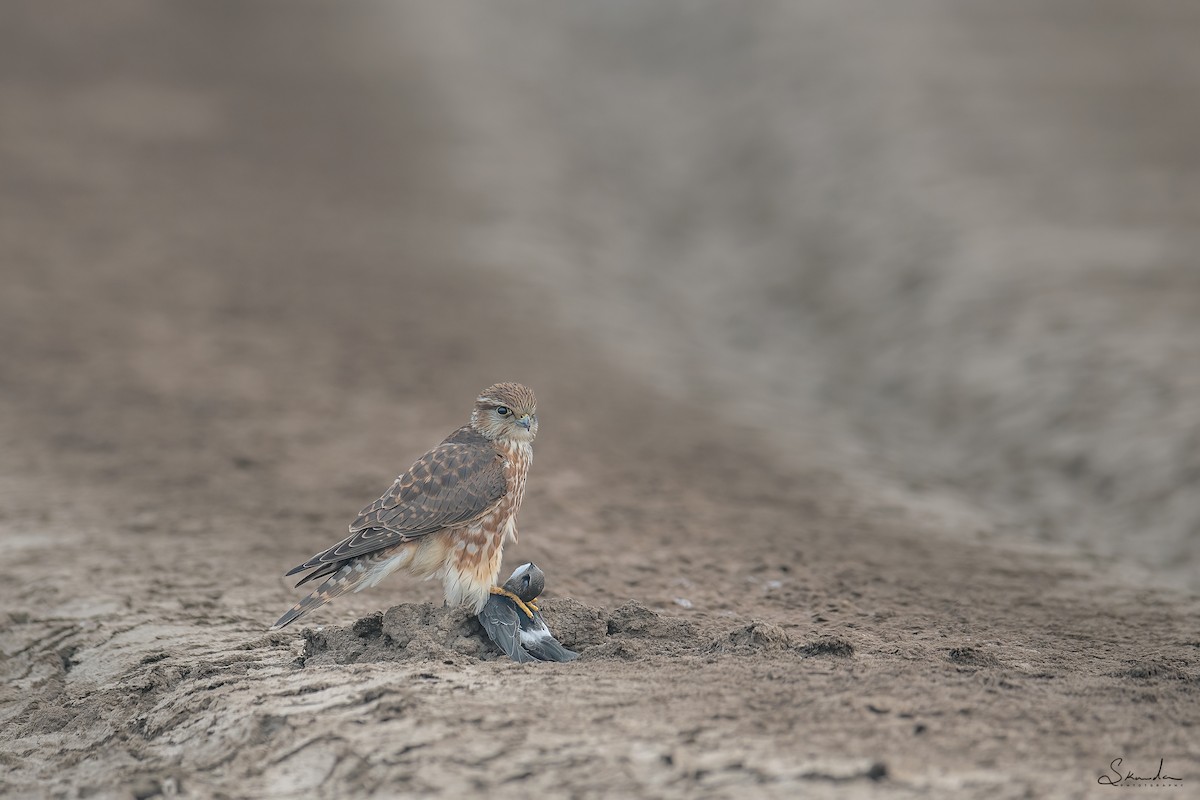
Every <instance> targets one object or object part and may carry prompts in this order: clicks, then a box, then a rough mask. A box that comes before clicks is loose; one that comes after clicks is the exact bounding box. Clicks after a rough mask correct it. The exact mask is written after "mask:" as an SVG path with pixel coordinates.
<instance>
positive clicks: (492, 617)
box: [479, 561, 579, 664]
mask: <svg viewBox="0 0 1200 800" xmlns="http://www.w3.org/2000/svg"><path fill="white" fill-rule="evenodd" d="M545 588H546V573H544V572H542V571H541V569H539V568H538V566H537V564H534V563H533V562H532V561H530V562H529V563H527V564H522V565H521V566H519V567H517V568H516V569H515V570H513V574H512V575H510V576H509V578H508V580H507V581H505V582H504V586H503V589H504V592H503V593H501V592H496V593H493V595H492V596H491V597H489V598H488V601H487V603H486V604H485V605H484V607H483V611H480V612H479V624H480V625H482V626H483V629H484V630H485V631H487V635H488V636H489V637H490V638H491V640H492V641H493V642H495V643H496V646H497V647H499V648H500V649H501V650H503V651H504V653H505V654H506V655H507V656H508V657H509V658H511V659H512V660H513V661H516V662H518V663H522V664H524V663H526V662H529V661H574V660H575V659H577V658H579V654H578V653H576V652H575V651H573V650H568V649H567V648H565V647H563V646H562V644H560V643H559V641H558V640H557V639H555V638H554V634H552V633H550V629H549V628H548V627H546V621H545V620H544V619H542V612H541V609H539V608H538V607H537V603H536V602H535V601H536V600H537V599H538V595H540V594H541V593H542V590H543V589H545Z"/></svg>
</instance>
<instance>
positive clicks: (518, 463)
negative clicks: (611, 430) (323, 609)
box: [272, 383, 538, 630]
mask: <svg viewBox="0 0 1200 800" xmlns="http://www.w3.org/2000/svg"><path fill="white" fill-rule="evenodd" d="M537 431H538V419H537V399H536V398H535V397H534V394H533V391H532V390H531V389H529V388H528V387H525V386H522V385H521V384H519V383H497V384H495V385H494V386H489V387H488V388H487V389H484V390H483V391H482V392H481V393H480V394H479V396H478V397H476V398H475V407H474V409H473V410H472V411H471V421H470V423H469V424H467V425H464V426H463V427H461V428H459V429H458V430H456V431H454V432H453V433H451V434H450V435H449V436H447V437H446V438H445V439H444V440H443V441H442V443H441V444H439V445H438V446H437V447H435V448H433V449H432V450H430V451H429V452H428V453H426V454H425V455H423V456H421V457H420V458H419V459H417V462H416V463H415V464H413V465H412V466H411V467H409V469H408V471H407V472H405V473H404V474H403V475H401V476H400V477H398V478H396V481H395V483H393V484H392V486H391V488H389V489H388V490H387V491H386V492H384V493H383V496H382V497H380V498H379V499H378V500H376V501H375V502H374V503H371V504H370V505H369V506H367V507H366V508H364V509H363V510H362V511H361V512H360V513H359V515H358V519H356V520H354V522H353V523H351V524H350V535H349V536H348V537H346V538H345V539H343V540H342V541H340V542H338V543H337V544H335V545H334V546H333V547H330V548H329V549H328V550H324V551H322V552H320V553H317V554H316V555H315V556H313V557H312V558H310V559H309V560H308V561H305V562H304V563H303V564H300V565H299V566H297V567H295V568H293V569H292V570H291V571H290V572H288V573H287V574H288V575H295V574H296V573H298V572H303V571H305V570H308V569H311V570H313V571H312V572H310V573H309V574H308V575H306V576H305V577H304V578H303V579H302V580H301V581H300V583H297V584H296V585H297V586H301V585H303V584H305V583H308V582H309V581H311V580H316V579H317V578H325V581H324V582H323V583H321V585H320V586H318V587H317V588H316V589H315V590H314V591H313V592H312V593H311V594H310V595H308V596H307V597H305V598H304V599H303V600H301V601H300V602H299V603H297V604H296V605H294V606H292V608H291V609H290V610H289V611H288V612H287V613H286V614H284V615H283V616H282V617H280V618H279V621H278V622H276V623H275V624H274V625H273V626H272V630H278V629H279V628H282V627H284V626H285V625H288V624H290V623H292V622H295V621H296V620H297V619H299V618H300V617H302V616H304V615H305V614H307V613H308V612H310V611H312V610H313V609H314V608H319V607H320V606H323V605H325V604H326V603H328V602H329V601H330V600H332V599H333V598H335V597H338V596H339V595H342V594H345V593H346V592H350V591H353V592H361V591H362V590H363V589H369V588H370V587H372V586H375V585H377V584H378V583H379V582H380V581H382V580H383V579H384V578H386V577H387V576H388V575H390V574H391V573H393V572H395V571H396V570H398V569H401V568H403V569H405V570H407V571H408V572H409V573H411V574H413V575H416V576H418V577H422V578H440V579H441V581H442V587H443V589H444V592H445V598H446V603H447V604H448V605H472V606H474V608H475V613H476V614H478V613H479V612H480V611H482V610H483V607H484V605H485V604H486V603H487V601H488V597H489V595H490V594H505V595H507V594H508V593H507V592H506V591H505V590H504V589H501V588H499V587H497V586H496V585H495V584H496V578H497V576H498V575H499V573H500V562H501V558H502V556H503V550H504V543H505V541H508V540H511V541H513V542H516V540H517V512H518V511H519V510H520V508H521V500H522V499H523V498H524V496H525V478H526V476H527V475H528V474H529V465H530V463H532V461H533V440H534V439H535V438H536V437H537Z"/></svg>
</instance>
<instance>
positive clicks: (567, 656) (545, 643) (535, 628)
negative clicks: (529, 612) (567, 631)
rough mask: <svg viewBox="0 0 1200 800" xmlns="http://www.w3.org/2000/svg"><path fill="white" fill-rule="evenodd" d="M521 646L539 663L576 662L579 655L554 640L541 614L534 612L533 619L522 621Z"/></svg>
mask: <svg viewBox="0 0 1200 800" xmlns="http://www.w3.org/2000/svg"><path fill="white" fill-rule="evenodd" d="M520 622H521V646H522V647H523V648H524V649H525V651H526V652H527V653H529V655H531V656H533V657H534V658H536V659H537V660H538V661H574V660H575V659H577V658H579V653H576V652H575V651H574V650H568V649H567V648H565V647H563V646H562V644H561V643H559V641H558V639H555V638H554V634H552V633H550V629H549V628H547V627H546V621H545V620H544V619H542V615H541V612H538V611H535V612H533V619H522V620H520Z"/></svg>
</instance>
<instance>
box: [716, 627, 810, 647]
mask: <svg viewBox="0 0 1200 800" xmlns="http://www.w3.org/2000/svg"><path fill="white" fill-rule="evenodd" d="M792 646H793V643H792V637H791V636H788V634H787V631H785V630H784V629H783V628H780V627H779V626H778V625H772V624H770V623H768V622H758V621H755V622H751V623H750V624H749V625H743V626H742V627H740V628H736V629H734V630H732V631H730V632H729V633H726V634H725V635H723V636H718V637H717V638H716V639H715V640H713V642H712V644H710V645H709V650H710V651H713V652H728V651H760V650H791V649H792Z"/></svg>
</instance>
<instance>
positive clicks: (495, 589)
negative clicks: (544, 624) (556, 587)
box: [488, 586, 537, 619]
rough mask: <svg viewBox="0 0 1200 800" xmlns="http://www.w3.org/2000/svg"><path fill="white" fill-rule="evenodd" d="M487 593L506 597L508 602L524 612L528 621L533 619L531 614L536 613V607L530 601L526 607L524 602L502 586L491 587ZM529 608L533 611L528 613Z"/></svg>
mask: <svg viewBox="0 0 1200 800" xmlns="http://www.w3.org/2000/svg"><path fill="white" fill-rule="evenodd" d="M488 591H490V592H491V593H492V594H498V595H500V596H501V597H507V598H508V599H509V600H512V601H513V602H514V603H516V604H517V608H519V609H521V610H522V611H524V612H525V616H527V617H529V618H530V619H533V612H534V611H537V606H535V605H533V602H532V601H531V602H530V603H529V604H528V605H526V604H525V601H524V600H522V599H521V598H519V597H517V596H516V595H515V594H513V593H512V592H510V591H509V590H508V589H505V588H504V587H502V586H493V587H492V588H491V589H489V590H488ZM530 606H532V607H533V611H530Z"/></svg>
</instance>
